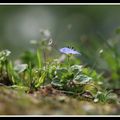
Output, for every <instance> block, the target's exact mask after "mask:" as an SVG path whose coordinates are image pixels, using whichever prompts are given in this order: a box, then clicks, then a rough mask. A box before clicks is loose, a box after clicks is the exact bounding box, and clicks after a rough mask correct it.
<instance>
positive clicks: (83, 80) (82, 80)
mask: <svg viewBox="0 0 120 120" xmlns="http://www.w3.org/2000/svg"><path fill="white" fill-rule="evenodd" d="M91 79H92V78H91V77H88V76H87V75H77V76H76V77H75V78H74V82H75V84H87V83H88V82H90V80H91Z"/></svg>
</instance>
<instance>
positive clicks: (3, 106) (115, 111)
mask: <svg viewBox="0 0 120 120" xmlns="http://www.w3.org/2000/svg"><path fill="white" fill-rule="evenodd" d="M0 115H120V105H119V104H108V103H107V104H100V103H94V102H93V101H92V100H82V99H79V98H74V97H71V96H68V95H65V94H64V93H61V92H60V91H57V90H55V89H53V88H50V87H46V88H42V89H40V90H38V91H36V92H33V93H24V92H22V91H20V90H16V89H15V90H14V89H12V88H10V87H5V86H0Z"/></svg>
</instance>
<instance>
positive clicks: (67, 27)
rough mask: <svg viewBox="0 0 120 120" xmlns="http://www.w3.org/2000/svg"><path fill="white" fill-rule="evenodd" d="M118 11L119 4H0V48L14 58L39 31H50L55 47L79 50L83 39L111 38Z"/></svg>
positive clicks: (36, 37) (117, 19) (119, 18)
mask: <svg viewBox="0 0 120 120" xmlns="http://www.w3.org/2000/svg"><path fill="white" fill-rule="evenodd" d="M119 11H120V6H119V5H118V6H117V5H116V6H114V5H55V6H54V5H15V6H14V5H0V49H9V50H11V51H12V54H13V55H14V56H16V55H18V54H19V53H21V52H22V51H25V50H27V49H28V48H29V47H30V44H29V41H30V40H32V39H39V37H40V29H48V30H50V32H51V34H52V37H53V40H54V41H55V42H56V44H57V46H58V48H59V47H64V46H65V45H69V43H70V44H71V45H72V44H73V43H74V44H76V45H77V48H79V45H80V44H81V41H82V40H84V39H87V38H89V39H93V38H95V39H94V40H98V39H99V40H100V37H99V33H100V34H102V36H104V37H105V38H106V39H107V38H109V37H110V36H112V34H113V31H114V29H115V28H116V27H118V26H120V14H119ZM87 42H88V41H87ZM87 44H88V46H89V45H90V44H89V42H88V43H87ZM89 47H90V49H93V46H91V45H90V46H89Z"/></svg>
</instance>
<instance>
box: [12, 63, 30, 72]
mask: <svg viewBox="0 0 120 120" xmlns="http://www.w3.org/2000/svg"><path fill="white" fill-rule="evenodd" d="M27 68H28V65H27V64H17V65H16V66H15V67H14V70H15V71H17V72H18V73H22V72H24V71H25V70H26V69H27Z"/></svg>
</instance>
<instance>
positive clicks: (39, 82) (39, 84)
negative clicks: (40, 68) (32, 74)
mask: <svg viewBox="0 0 120 120" xmlns="http://www.w3.org/2000/svg"><path fill="white" fill-rule="evenodd" d="M46 74H47V73H46V72H44V73H43V74H42V75H41V77H40V78H39V80H38V83H37V84H36V85H35V87H36V88H37V87H39V86H41V84H42V83H43V82H44V81H45V77H46Z"/></svg>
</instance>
